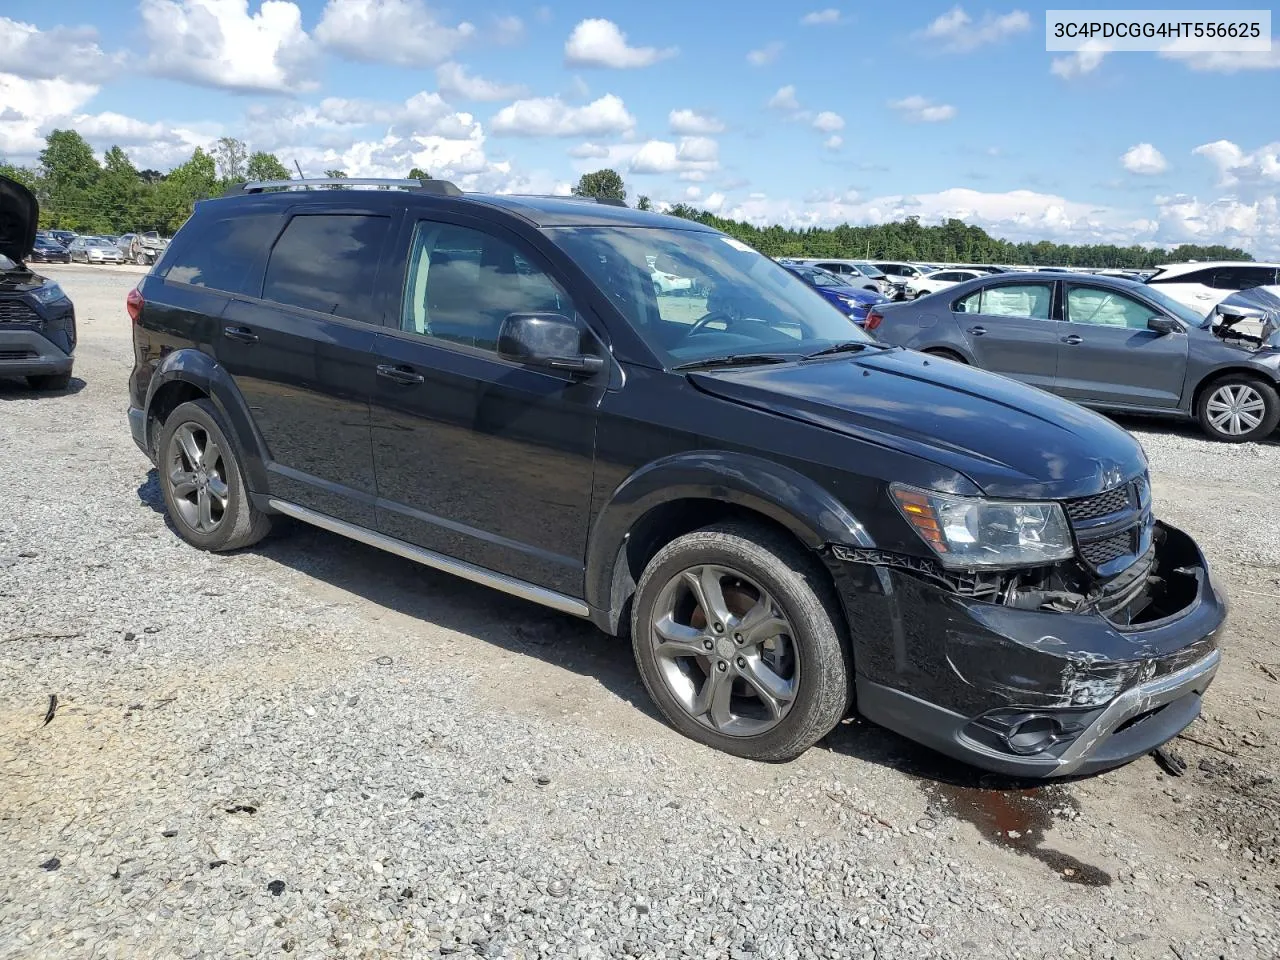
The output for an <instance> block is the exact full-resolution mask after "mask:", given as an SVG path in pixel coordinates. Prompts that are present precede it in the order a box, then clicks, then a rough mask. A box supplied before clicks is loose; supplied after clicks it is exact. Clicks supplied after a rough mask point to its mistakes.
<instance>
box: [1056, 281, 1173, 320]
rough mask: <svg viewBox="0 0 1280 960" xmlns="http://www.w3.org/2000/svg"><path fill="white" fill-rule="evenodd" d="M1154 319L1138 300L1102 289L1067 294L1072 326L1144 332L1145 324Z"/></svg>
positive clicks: (1080, 289) (1078, 289) (1077, 289)
mask: <svg viewBox="0 0 1280 960" xmlns="http://www.w3.org/2000/svg"><path fill="white" fill-rule="evenodd" d="M1154 316H1157V312H1156V311H1155V310H1154V309H1153V308H1151V307H1150V306H1148V305H1147V304H1145V303H1143V302H1142V301H1141V300H1134V299H1133V298H1132V297H1127V296H1125V295H1124V294H1123V293H1117V292H1116V291H1114V290H1104V289H1102V288H1101V287H1070V288H1068V290H1067V319H1068V320H1069V321H1070V322H1071V323H1087V324H1090V325H1091V326H1097V327H1121V328H1124V329H1126V330H1146V329H1147V321H1148V320H1150V319H1151V318H1152V317H1154Z"/></svg>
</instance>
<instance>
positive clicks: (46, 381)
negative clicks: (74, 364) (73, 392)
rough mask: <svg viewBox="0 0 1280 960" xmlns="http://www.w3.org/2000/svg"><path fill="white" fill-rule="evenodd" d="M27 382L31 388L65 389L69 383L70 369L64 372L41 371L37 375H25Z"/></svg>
mask: <svg viewBox="0 0 1280 960" xmlns="http://www.w3.org/2000/svg"><path fill="white" fill-rule="evenodd" d="M27 384H28V385H29V386H30V387H31V389H32V390H48V391H50V392H53V391H54V390H65V389H67V387H68V386H70V385H71V371H70V370H68V371H67V372H66V373H42V374H39V375H38V376H34V377H27Z"/></svg>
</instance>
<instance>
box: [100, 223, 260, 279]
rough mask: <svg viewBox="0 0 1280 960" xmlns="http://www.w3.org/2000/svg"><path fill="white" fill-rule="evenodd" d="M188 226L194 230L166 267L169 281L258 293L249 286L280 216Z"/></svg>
mask: <svg viewBox="0 0 1280 960" xmlns="http://www.w3.org/2000/svg"><path fill="white" fill-rule="evenodd" d="M188 229H190V230H194V231H195V232H194V233H192V234H190V235H186V234H185V233H184V235H183V237H182V244H181V246H180V247H179V248H178V249H177V250H176V251H175V252H174V255H173V256H172V257H170V258H169V262H168V265H167V266H166V267H165V268H164V277H165V279H166V280H173V281H177V282H179V283H189V284H191V285H192V286H196V287H209V288H210V289H213V290H222V291H224V292H225V293H242V294H247V295H248V296H257V295H258V291H257V290H250V289H248V286H249V283H250V282H251V281H250V278H251V277H253V276H256V271H255V270H254V269H253V268H254V266H255V265H257V264H260V263H261V262H262V258H263V257H264V256H266V252H267V247H269V246H270V245H271V241H272V240H274V239H275V237H276V233H277V232H278V231H279V229H280V217H279V216H277V215H275V214H269V215H265V214H258V215H253V216H240V217H231V218H228V219H226V220H215V221H214V222H212V223H208V224H205V225H200V224H199V222H198V221H195V222H193V223H192V224H191V226H190V227H188ZM122 239H123V238H122ZM131 240H132V238H131Z"/></svg>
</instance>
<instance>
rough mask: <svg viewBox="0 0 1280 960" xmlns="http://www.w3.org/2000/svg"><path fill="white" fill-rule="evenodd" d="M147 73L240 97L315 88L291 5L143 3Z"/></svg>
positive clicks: (268, 1) (212, 0)
mask: <svg viewBox="0 0 1280 960" xmlns="http://www.w3.org/2000/svg"><path fill="white" fill-rule="evenodd" d="M140 13H141V15H142V27H143V32H144V33H145V34H146V36H147V45H148V55H147V59H146V66H147V68H148V69H149V70H150V71H151V72H152V73H156V74H159V75H161V76H166V77H172V78H174V79H177V80H185V81H187V82H189V83H196V84H200V85H203V86H208V87H223V88H226V89H230V90H239V91H261V92H265V93H293V92H297V91H300V90H310V89H314V87H315V83H314V82H312V81H311V80H310V75H311V69H312V66H313V63H314V59H315V46H314V44H313V43H312V41H311V38H310V37H308V36H307V34H306V31H304V30H303V29H302V15H301V13H300V12H299V10H298V7H297V5H296V4H294V3H289V2H285V0H265V2H264V3H262V5H261V6H260V7H259V8H258V12H257V13H255V14H253V15H250V14H249V3H248V0H142V4H141V7H140Z"/></svg>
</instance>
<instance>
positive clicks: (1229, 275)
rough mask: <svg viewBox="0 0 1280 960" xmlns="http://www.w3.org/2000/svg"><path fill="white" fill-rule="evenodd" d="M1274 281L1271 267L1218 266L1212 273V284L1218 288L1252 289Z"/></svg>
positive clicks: (1274, 272) (1273, 271) (1273, 272)
mask: <svg viewBox="0 0 1280 960" xmlns="http://www.w3.org/2000/svg"><path fill="white" fill-rule="evenodd" d="M1275 282H1276V271H1275V269H1274V268H1272V267H1219V268H1218V269H1217V270H1215V271H1214V274H1213V286H1214V288H1215V289H1218V290H1252V289H1253V288H1254V287H1265V286H1270V285H1271V284H1273V283H1275Z"/></svg>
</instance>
